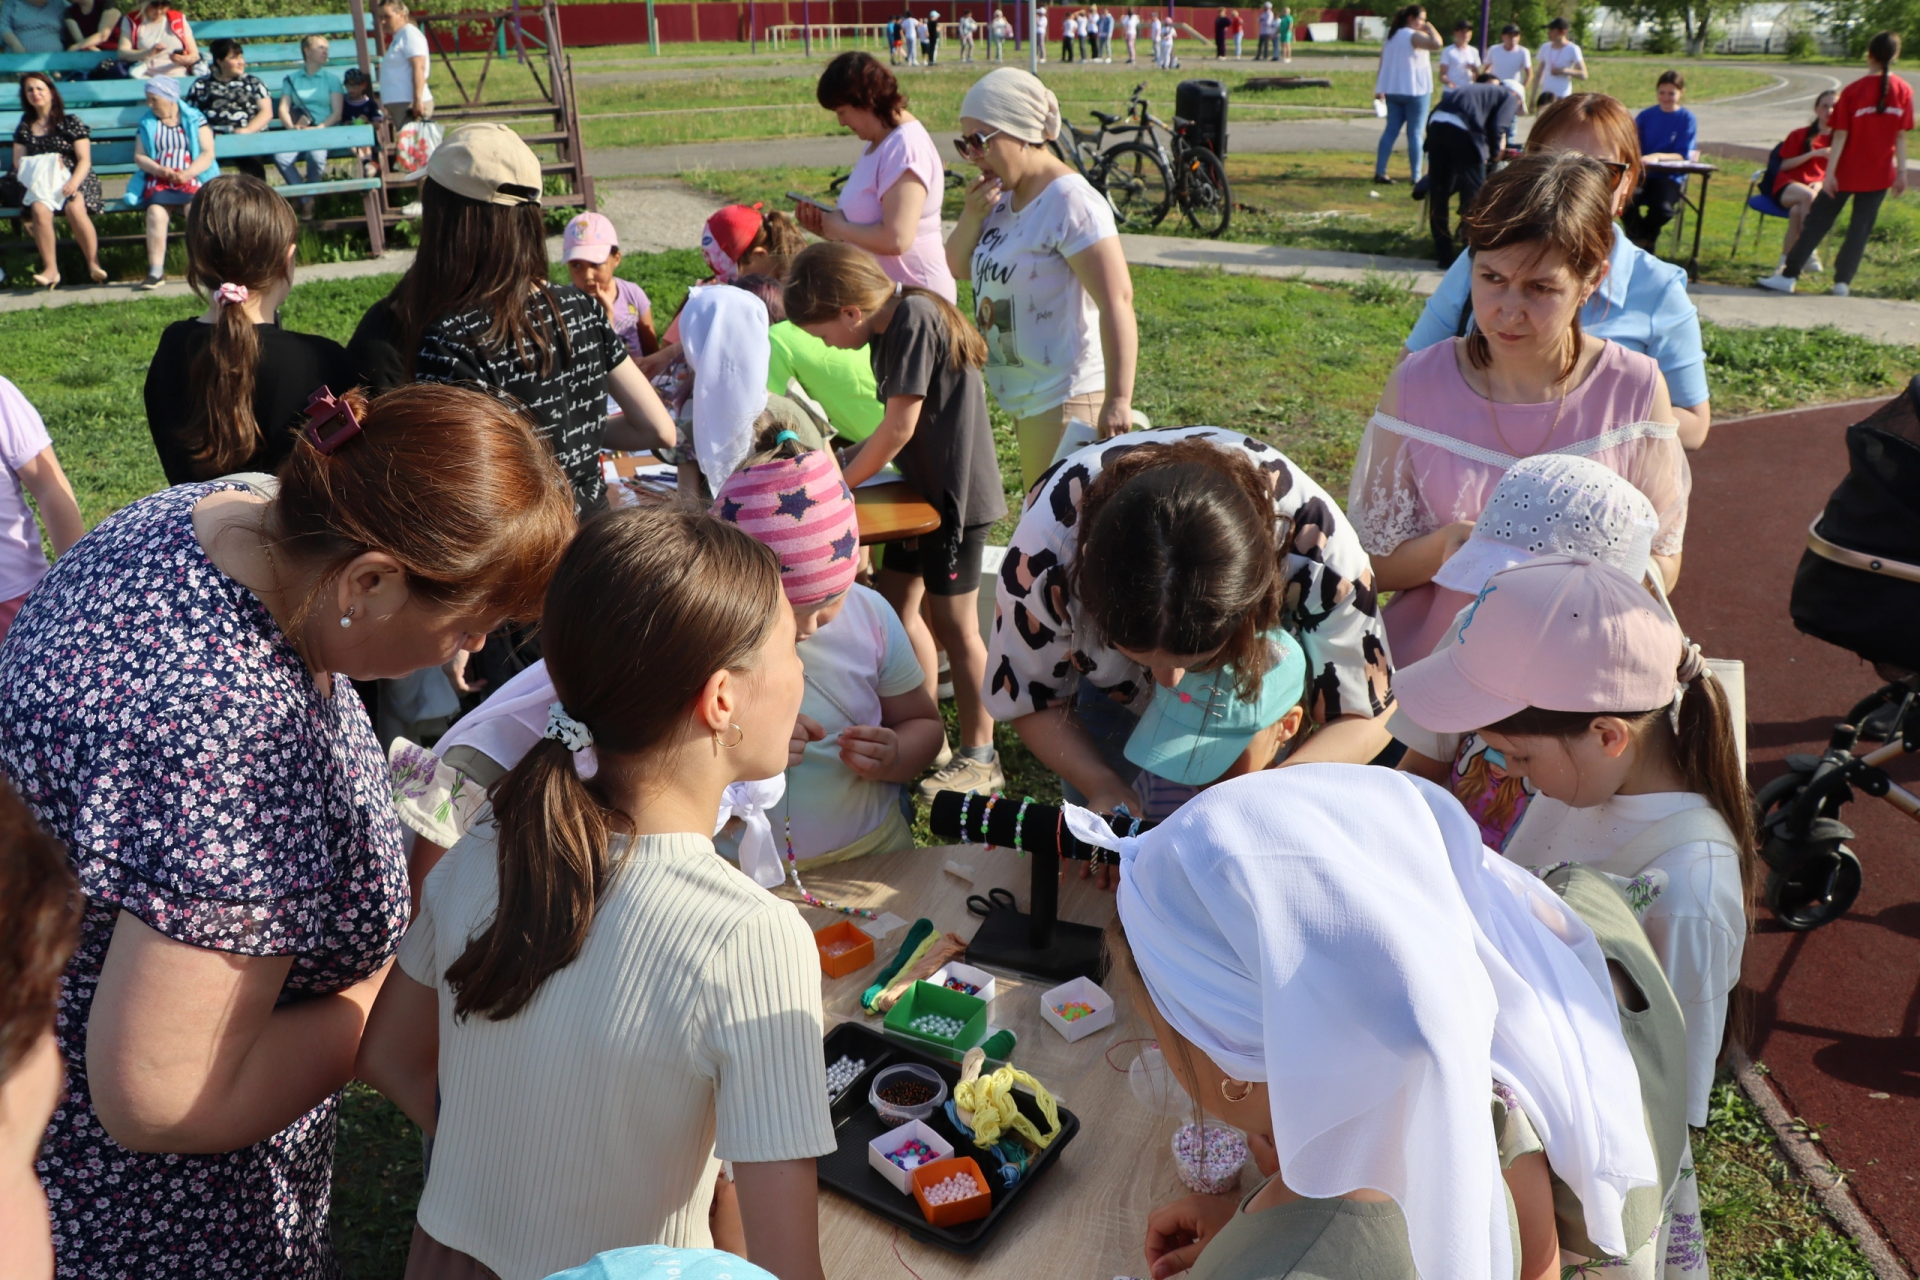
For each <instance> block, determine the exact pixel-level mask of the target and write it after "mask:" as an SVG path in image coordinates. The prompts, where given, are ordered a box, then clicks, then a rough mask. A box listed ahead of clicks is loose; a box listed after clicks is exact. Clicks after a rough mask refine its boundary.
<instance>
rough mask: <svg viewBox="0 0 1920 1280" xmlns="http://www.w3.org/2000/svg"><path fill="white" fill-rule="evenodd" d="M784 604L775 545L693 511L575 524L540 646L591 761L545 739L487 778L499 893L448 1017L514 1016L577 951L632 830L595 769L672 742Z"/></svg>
mask: <svg viewBox="0 0 1920 1280" xmlns="http://www.w3.org/2000/svg"><path fill="white" fill-rule="evenodd" d="M785 608H786V597H785V596H784V595H782V594H781V590H780V565H779V561H778V560H777V559H775V557H774V554H773V552H772V551H771V550H769V549H768V548H767V547H766V546H764V545H762V544H761V543H759V542H756V541H754V540H753V538H751V537H749V536H748V535H747V534H746V533H743V532H742V531H741V530H740V529H739V528H738V527H737V526H735V525H730V524H725V523H723V522H721V521H719V520H716V519H714V518H713V517H711V516H708V515H706V514H704V513H703V512H699V511H692V510H688V509H686V508H683V507H680V506H678V505H675V504H672V503H653V504H648V505H645V506H640V507H629V508H627V509H625V510H622V511H616V512H612V513H610V514H607V515H603V516H600V517H599V518H597V519H595V520H593V521H591V522H589V523H588V524H587V525H586V527H585V528H583V529H582V530H581V531H580V534H579V536H577V537H576V538H575V539H574V541H573V545H572V546H571V547H569V548H568V549H567V552H566V554H565V555H564V556H563V557H562V558H561V560H560V566H559V568H558V569H556V570H555V571H554V575H553V580H552V582H551V583H550V584H549V586H548V588H547V601H546V612H545V614H544V616H543V619H542V624H541V625H542V645H543V647H544V649H545V651H546V659H547V670H548V673H549V674H550V675H551V676H552V677H553V687H554V692H555V694H556V695H558V697H559V699H560V702H561V703H562V705H563V706H564V707H565V709H566V713H567V714H568V715H569V716H571V717H573V718H574V719H576V720H579V721H581V722H582V723H584V724H585V725H586V726H587V728H588V730H589V731H590V732H591V733H592V734H593V749H594V752H595V755H596V756H597V758H598V761H599V767H600V772H598V773H596V774H595V775H594V778H593V780H591V781H583V780H582V779H581V777H580V775H579V773H578V772H577V771H576V770H575V768H574V762H573V756H572V754H571V753H570V752H569V751H568V749H567V748H566V747H565V746H564V745H562V744H561V743H559V742H554V741H550V740H547V739H544V738H543V739H541V740H540V741H539V742H538V743H536V744H535V745H534V748H533V750H531V751H529V752H528V753H527V754H526V756H525V757H523V758H522V759H521V761H520V763H519V764H517V765H515V766H514V768H513V769H512V770H510V771H509V772H508V773H507V775H506V776H505V777H503V778H502V779H500V781H499V782H497V783H495V784H494V786H493V789H492V791H491V793H490V797H489V798H490V800H491V803H492V807H493V813H494V819H495V822H496V824H497V828H498V832H499V835H498V843H497V850H498V853H497V861H498V864H499V886H500V894H499V905H498V907H497V908H496V910H495V912H494V916H493V920H492V921H491V922H490V923H489V924H488V925H487V927H486V929H485V930H484V931H483V932H482V933H480V934H479V936H477V937H475V938H474V939H473V940H472V941H471V942H469V943H468V944H467V949H466V950H465V952H463V953H462V954H461V956H460V958H459V959H458V960H456V961H454V962H453V963H452V964H451V965H449V966H448V967H447V971H446V979H447V985H448V986H449V987H451V988H452V989H453V991H454V1006H453V1007H454V1014H455V1016H457V1017H460V1018H468V1017H471V1016H472V1015H474V1014H476V1013H480V1014H484V1015H486V1016H487V1017H488V1018H490V1019H492V1020H493V1021H496V1022H498V1021H501V1020H503V1019H506V1018H511V1017H512V1016H513V1015H514V1014H516V1013H518V1012H519V1011H520V1010H521V1009H523V1008H525V1007H526V1004H527V1002H528V1001H529V1000H531V999H533V997H534V995H535V994H536V993H537V992H538V991H539V990H540V987H541V985H542V984H543V983H545V982H546V980H547V979H548V978H550V977H552V976H553V975H554V974H555V973H557V972H559V971H560V970H561V969H564V968H566V967H567V966H568V965H569V964H572V963H573V961H574V960H575V959H576V958H578V956H579V955H580V950H581V948H582V947H584V946H585V945H586V941H587V933H588V930H589V929H590V928H591V927H592V925H593V917H594V912H595V911H596V910H597V909H598V906H599V904H600V902H601V900H602V899H603V898H604V896H605V894H606V889H607V885H608V882H609V881H610V880H611V878H612V876H613V874H614V872H615V870H616V869H617V868H616V866H615V864H614V862H613V859H612V853H611V850H610V849H609V841H610V840H611V838H612V837H613V836H614V835H615V834H617V833H620V832H623V831H626V830H629V829H630V828H631V822H630V816H629V815H627V814H624V813H622V812H620V811H618V810H617V809H615V808H614V807H613V806H612V804H611V803H610V802H609V799H608V796H607V793H606V790H605V788H604V786H603V785H602V783H601V781H600V780H601V779H602V778H604V777H606V776H607V775H608V774H609V773H610V772H612V771H613V769H614V768H615V767H616V765H615V762H616V761H623V760H624V761H632V760H635V759H637V758H639V757H644V756H646V755H649V754H651V753H653V752H654V751H656V750H659V749H660V748H663V747H667V746H670V745H671V744H672V743H673V741H674V739H675V735H676V734H678V733H679V732H680V731H681V730H682V729H683V727H684V726H685V725H686V723H687V708H688V706H689V704H691V703H692V701H693V699H694V698H695V697H696V696H697V695H698V694H699V692H700V690H701V688H702V687H703V686H705V684H706V682H707V680H708V679H709V678H710V677H711V676H712V675H713V673H714V672H715V671H717V670H722V669H724V670H729V671H745V670H750V669H751V668H752V667H753V666H754V665H755V664H756V662H757V661H758V654H759V651H760V648H761V646H762V645H763V644H765V643H766V639H767V635H768V632H769V631H770V630H771V629H772V627H773V625H774V622H775V620H776V619H777V618H778V616H779V613H780V611H782V610H784V609H785Z"/></svg>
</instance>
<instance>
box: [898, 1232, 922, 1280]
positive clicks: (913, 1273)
mask: <svg viewBox="0 0 1920 1280" xmlns="http://www.w3.org/2000/svg"><path fill="white" fill-rule="evenodd" d="M893 1260H894V1261H895V1262H897V1263H899V1264H900V1265H901V1266H903V1267H907V1260H906V1259H905V1258H903V1257H901V1256H900V1228H898V1227H895V1228H894V1229H893ZM907 1274H908V1275H910V1276H912V1277H913V1280H926V1277H925V1276H923V1275H921V1274H920V1273H919V1272H918V1271H915V1270H914V1269H913V1268H912V1267H907Z"/></svg>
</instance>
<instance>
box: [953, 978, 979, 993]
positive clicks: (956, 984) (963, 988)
mask: <svg viewBox="0 0 1920 1280" xmlns="http://www.w3.org/2000/svg"><path fill="white" fill-rule="evenodd" d="M946 987H947V990H949V991H958V992H959V993H960V994H961V995H965V996H977V995H979V994H980V988H978V987H976V986H974V985H973V984H972V983H971V982H962V981H960V979H958V978H948V979H947V981H946Z"/></svg>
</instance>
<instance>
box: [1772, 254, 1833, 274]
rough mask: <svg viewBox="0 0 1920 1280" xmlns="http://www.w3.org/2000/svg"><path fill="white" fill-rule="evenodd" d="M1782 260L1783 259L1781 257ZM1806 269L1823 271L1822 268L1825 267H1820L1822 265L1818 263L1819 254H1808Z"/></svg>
mask: <svg viewBox="0 0 1920 1280" xmlns="http://www.w3.org/2000/svg"><path fill="white" fill-rule="evenodd" d="M1782 261H1785V259H1782ZM1807 270H1809V271H1823V270H1825V268H1824V267H1822V266H1821V265H1820V255H1819V254H1817V253H1816V254H1811V255H1809V256H1808V258H1807Z"/></svg>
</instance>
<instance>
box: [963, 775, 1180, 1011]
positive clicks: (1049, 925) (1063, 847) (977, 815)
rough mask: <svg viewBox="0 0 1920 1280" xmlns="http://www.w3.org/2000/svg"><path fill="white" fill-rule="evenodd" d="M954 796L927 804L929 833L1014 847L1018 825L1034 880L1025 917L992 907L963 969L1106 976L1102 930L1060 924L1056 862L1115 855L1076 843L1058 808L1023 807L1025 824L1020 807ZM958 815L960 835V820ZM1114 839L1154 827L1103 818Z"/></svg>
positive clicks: (1063, 977) (1007, 802)
mask: <svg viewBox="0 0 1920 1280" xmlns="http://www.w3.org/2000/svg"><path fill="white" fill-rule="evenodd" d="M988 799H989V797H987V796H982V795H974V796H973V797H972V798H971V799H969V798H968V795H967V793H965V792H960V791H942V792H940V793H939V794H937V795H935V796H934V798H933V808H932V810H931V811H930V812H929V813H928V815H927V828H928V830H930V831H931V832H932V833H933V834H934V835H936V836H938V837H940V838H941V839H943V840H956V841H961V842H962V843H970V844H993V845H1002V846H1005V847H1006V848H1009V849H1011V848H1013V847H1015V842H1014V837H1015V835H1016V831H1015V824H1016V821H1018V832H1017V834H1018V836H1019V848H1020V849H1021V851H1022V852H1023V853H1025V854H1026V856H1027V860H1028V861H1029V862H1030V863H1031V864H1032V868H1033V878H1032V881H1031V885H1030V888H1029V890H1028V899H1027V901H1028V906H1029V910H1028V911H1019V910H1016V909H1014V908H1012V907H1002V906H995V907H993V908H992V909H991V910H989V911H988V913H987V917H986V919H985V920H983V921H982V922H981V924H980V928H979V929H978V930H977V931H976V932H975V933H974V935H973V941H972V942H970V943H968V944H967V963H969V964H976V965H987V966H991V967H993V968H997V969H1011V970H1013V971H1014V972H1015V973H1025V974H1031V975H1033V976H1034V977H1038V978H1052V979H1054V980H1056V981H1059V982H1065V981H1067V980H1068V979H1070V978H1090V979H1092V980H1093V981H1095V982H1098V981H1100V979H1102V978H1103V977H1105V976H1106V952H1105V948H1104V946H1103V945H1102V939H1101V933H1102V931H1101V930H1100V929H1098V928H1095V927H1094V926H1093V925H1090V924H1075V923H1074V922H1073V921H1071V920H1062V919H1060V859H1062V858H1068V859H1072V860H1074V861H1078V862H1088V861H1094V862H1103V861H1106V862H1110V861H1112V860H1113V858H1114V856H1115V855H1114V854H1113V853H1112V852H1110V851H1109V850H1106V849H1101V848H1098V847H1096V846H1094V845H1090V844H1087V843H1085V842H1084V841H1082V840H1079V839H1077V838H1076V837H1075V836H1074V835H1073V833H1072V832H1070V831H1068V830H1067V829H1066V827H1065V826H1064V825H1063V824H1062V822H1061V817H1060V806H1059V805H1052V804H1041V803H1039V802H1038V801H1028V802H1027V804H1026V814H1025V820H1024V821H1019V819H1020V816H1021V802H1020V801H1018V800H1014V799H1011V798H1009V797H1007V796H1000V797H998V798H997V799H995V800H994V802H993V804H992V806H991V808H989V806H988V803H987V801H988ZM963 810H964V813H965V818H966V823H965V837H964V839H962V825H961V816H962V812H963ZM1107 821H1108V822H1109V823H1110V824H1111V825H1112V827H1113V829H1114V832H1115V833H1116V834H1120V835H1125V834H1131V833H1134V832H1135V831H1136V830H1137V831H1145V830H1146V829H1147V828H1149V827H1151V826H1152V825H1153V824H1152V823H1148V822H1141V823H1138V824H1137V825H1136V823H1135V821H1134V819H1132V818H1120V817H1114V818H1109V819H1108V820H1107Z"/></svg>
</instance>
